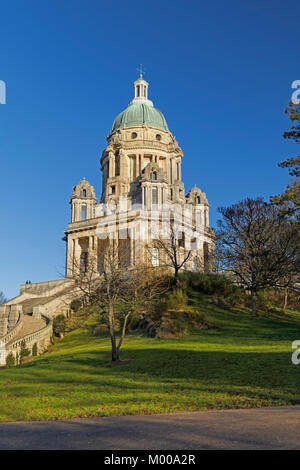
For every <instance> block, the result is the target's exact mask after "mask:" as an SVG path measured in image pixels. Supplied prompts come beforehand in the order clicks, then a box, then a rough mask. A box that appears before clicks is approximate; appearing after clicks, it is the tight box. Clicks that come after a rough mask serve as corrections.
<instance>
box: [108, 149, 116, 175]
mask: <svg viewBox="0 0 300 470" xmlns="http://www.w3.org/2000/svg"><path fill="white" fill-rule="evenodd" d="M108 156H109V178H112V177H113V176H115V159H114V154H113V153H112V152H109V154H108Z"/></svg>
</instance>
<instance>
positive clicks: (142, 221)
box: [65, 75, 214, 278]
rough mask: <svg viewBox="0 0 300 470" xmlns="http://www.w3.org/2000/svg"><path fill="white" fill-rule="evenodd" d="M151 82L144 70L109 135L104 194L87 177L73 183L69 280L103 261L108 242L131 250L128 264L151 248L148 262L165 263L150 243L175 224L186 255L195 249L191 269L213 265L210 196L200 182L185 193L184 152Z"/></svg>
mask: <svg viewBox="0 0 300 470" xmlns="http://www.w3.org/2000/svg"><path fill="white" fill-rule="evenodd" d="M148 87H149V84H148V83H147V82H146V81H145V80H144V79H143V77H142V75H140V77H139V78H138V79H137V80H136V81H135V82H134V98H133V100H132V101H130V103H129V105H128V107H127V108H126V109H125V110H124V111H122V112H121V113H120V114H119V115H118V116H117V117H116V119H115V121H114V123H113V126H112V129H111V131H110V134H109V135H108V137H107V147H106V148H105V150H104V151H103V153H102V156H101V159H100V166H101V172H102V195H101V198H99V199H97V197H96V195H95V190H94V188H93V187H92V186H91V184H90V183H89V182H88V181H86V180H85V179H83V180H82V181H80V182H79V183H78V184H77V185H76V186H75V187H74V188H73V194H72V197H71V201H70V204H71V209H72V210H71V222H70V223H69V225H68V229H67V230H66V231H65V240H66V244H67V254H66V277H67V278H71V277H72V276H73V275H74V269H75V267H77V266H80V269H81V270H83V271H84V270H86V269H87V266H88V263H89V258H90V257H91V256H93V259H98V257H100V256H101V253H103V250H106V249H107V248H108V247H109V245H110V244H115V245H117V246H118V248H119V250H124V249H125V248H126V249H128V253H129V256H128V267H129V268H130V267H133V266H135V265H136V264H138V263H141V262H145V261H146V258H147V254H149V250H150V258H149V261H147V262H150V263H152V264H153V265H154V266H158V265H161V264H162V263H164V262H165V261H166V260H165V256H164V254H163V253H160V252H159V250H158V249H157V248H154V247H153V248H151V246H152V245H151V243H152V242H153V240H154V239H155V238H157V237H162V238H164V239H167V238H168V235H169V233H170V231H169V230H168V227H169V228H170V227H171V226H172V227H174V226H175V225H176V234H177V235H176V236H177V237H178V243H179V246H180V250H179V252H180V256H182V257H183V258H184V257H185V256H186V253H187V252H190V257H189V259H188V262H187V263H186V265H185V269H188V270H193V271H198V270H204V271H209V270H211V264H210V263H211V262H210V260H209V259H210V253H211V252H212V251H213V250H214V234H213V231H212V230H211V229H210V228H209V204H208V201H207V198H206V195H205V193H203V192H202V191H201V190H200V189H199V188H197V187H196V186H195V187H194V188H192V189H191V190H190V191H189V192H188V193H187V194H186V193H185V188H184V183H183V181H182V176H181V166H182V159H183V152H182V150H181V148H180V147H179V145H178V143H177V141H176V139H175V137H174V136H173V135H172V133H171V132H170V130H169V128H168V125H167V122H166V120H165V118H164V116H163V114H162V113H161V112H160V111H159V110H158V109H156V108H155V107H154V106H153V103H152V101H150V100H149V99H148ZM173 233H174V232H173ZM166 243H167V242H166ZM149 247H150V248H149ZM100 271H101V270H100V268H99V272H100Z"/></svg>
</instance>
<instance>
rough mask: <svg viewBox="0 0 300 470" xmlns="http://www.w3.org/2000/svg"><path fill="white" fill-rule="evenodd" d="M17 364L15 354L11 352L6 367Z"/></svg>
mask: <svg viewBox="0 0 300 470" xmlns="http://www.w3.org/2000/svg"><path fill="white" fill-rule="evenodd" d="M15 364H16V360H15V356H14V355H13V353H11V352H10V353H9V354H8V355H7V358H6V367H14V365H15Z"/></svg>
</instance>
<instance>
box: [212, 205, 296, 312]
mask: <svg viewBox="0 0 300 470" xmlns="http://www.w3.org/2000/svg"><path fill="white" fill-rule="evenodd" d="M219 212H220V213H221V214H222V215H223V220H221V221H219V222H218V225H219V231H218V234H217V240H218V241H217V244H218V256H219V260H220V261H221V264H222V270H223V272H226V271H227V272H229V273H230V275H231V277H233V278H234V279H235V280H236V281H237V282H238V283H239V284H241V285H243V286H245V288H246V289H247V290H249V291H250V292H251V296H252V312H253V314H257V293H258V292H259V290H261V289H264V288H266V287H289V286H290V285H291V283H292V280H293V279H296V277H297V276H298V275H299V268H300V266H299V246H300V243H299V226H297V224H296V223H295V221H294V220H292V219H291V218H290V217H289V215H288V214H287V213H286V212H283V211H282V210H281V209H280V208H279V207H277V206H275V205H272V204H267V203H265V202H264V201H263V200H262V199H246V200H244V201H241V202H238V203H236V204H234V205H233V206H231V207H228V208H221V209H219Z"/></svg>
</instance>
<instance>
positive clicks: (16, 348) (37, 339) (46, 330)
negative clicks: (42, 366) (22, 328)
mask: <svg viewBox="0 0 300 470" xmlns="http://www.w3.org/2000/svg"><path fill="white" fill-rule="evenodd" d="M41 317H42V319H43V320H44V321H45V322H46V326H44V327H43V328H41V329H40V330H38V331H35V332H34V333H30V334H28V335H26V336H24V337H22V338H19V339H18V340H16V341H14V342H13V343H10V344H9V345H7V347H6V353H7V354H9V353H10V352H12V353H17V352H20V350H21V346H22V343H24V342H25V345H26V347H27V348H29V347H32V346H33V345H34V344H35V343H37V346H38V351H39V352H43V350H45V349H46V348H47V347H48V345H49V344H50V341H51V337H52V333H53V321H52V320H51V319H50V318H49V317H47V316H46V315H41Z"/></svg>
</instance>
